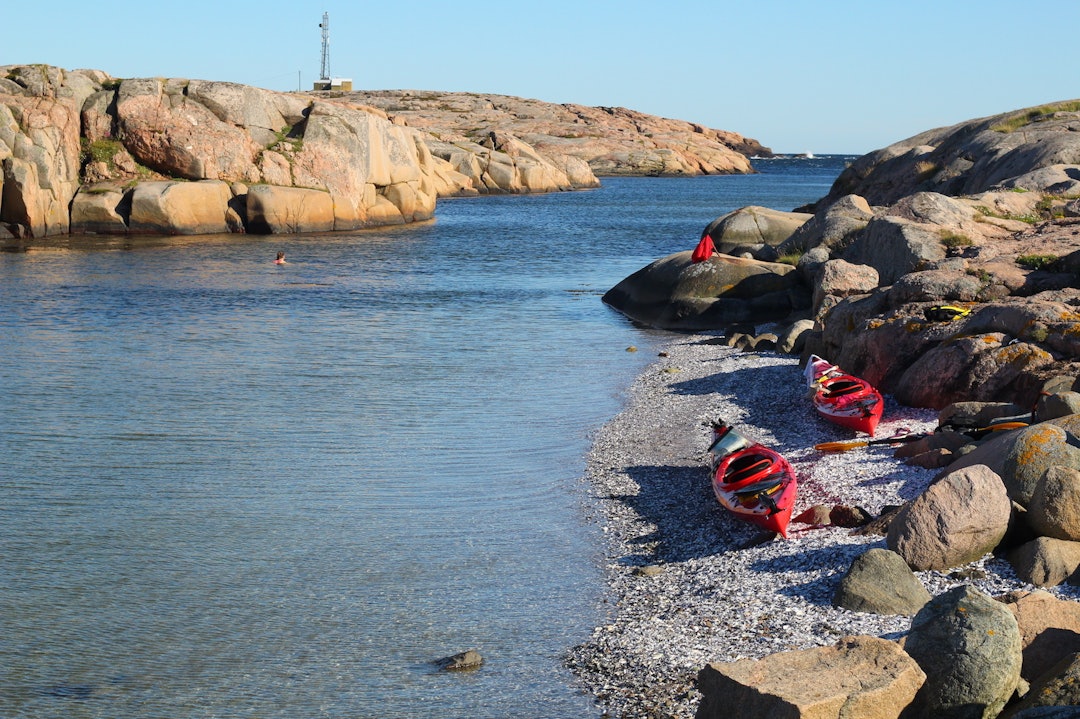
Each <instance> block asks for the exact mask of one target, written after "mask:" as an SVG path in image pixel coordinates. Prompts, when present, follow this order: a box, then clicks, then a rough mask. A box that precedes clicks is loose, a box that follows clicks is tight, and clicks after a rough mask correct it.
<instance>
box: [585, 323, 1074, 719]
mask: <svg viewBox="0 0 1080 719" xmlns="http://www.w3.org/2000/svg"><path fill="white" fill-rule="evenodd" d="M886 399H887V402H888V406H887V408H886V413H885V419H884V420H883V423H882V425H881V426H880V427H879V430H878V433H877V436H879V437H889V436H893V435H907V434H912V433H921V432H932V431H933V430H934V429H935V428H936V427H937V426H938V423H939V413H938V412H936V411H934V410H929V409H918V408H912V407H905V406H903V405H900V404H898V403H897V402H896V401H895V399H894V398H891V397H887V398H886ZM721 417H722V418H723V419H725V420H726V421H728V422H730V423H733V424H734V425H735V426H737V427H738V428H739V430H740V432H744V433H747V434H749V435H750V436H752V437H753V438H754V439H756V440H758V441H762V442H764V443H766V444H768V445H769V446H771V447H773V448H775V449H778V450H780V451H781V452H782V453H783V454H785V456H786V457H787V458H788V459H789V461H791V463H792V464H793V466H794V468H795V470H796V473H797V474H798V476H799V478H800V490H799V491H800V499H799V502H798V506H797V512H800V513H801V512H803V511H807V510H810V509H811V508H812V507H815V506H817V507H837V506H846V507H858V508H861V509H863V510H865V511H866V513H867V514H868V515H870V516H873V517H880V516H881V515H882V514H883V512H885V511H886V510H888V509H889V508H891V507H896V506H900V505H904V504H905V503H909V502H911V501H913V500H914V499H916V498H917V497H919V496H921V495H922V494H923V493H924V492H926V490H927V489H928V488H929V487H930V486H931V485H933V484H934V483H935V479H936V478H937V477H938V475H939V470H937V469H936V468H926V467H921V466H919V464H918V463H912V462H910V460H909V459H908V458H905V457H904V456H902V455H901V456H896V455H895V453H894V451H893V449H891V448H890V447H889V446H884V447H874V448H870V447H867V448H862V449H858V450H853V451H850V452H844V453H836V454H833V453H823V452H820V451H818V450H815V449H814V445H815V444H817V443H820V442H825V441H836V440H847V439H851V434H850V432H846V431H845V430H843V429H840V428H837V427H835V426H833V425H830V424H828V423H826V422H824V421H823V420H821V419H820V418H818V417H816V416H815V414H814V412H813V410H812V405H811V404H810V402H809V401H808V400H807V399H806V397H805V383H804V379H803V377H802V373H801V369H800V368H799V359H798V357H796V356H793V355H787V354H782V353H778V352H775V351H767V352H752V351H750V352H747V351H742V350H739V349H737V348H733V347H728V346H726V342H724V340H723V338H722V337H721V336H719V335H718V334H716V333H711V334H710V333H702V334H688V335H684V336H679V337H677V338H676V339H674V340H673V341H672V343H671V344H670V346H668V347H667V348H666V349H665V350H664V351H663V352H662V353H661V356H660V357H658V359H657V360H656V361H655V362H654V363H653V364H652V365H651V366H649V367H648V368H647V369H646V371H645V372H644V373H643V374H642V375H641V376H640V377H638V379H637V380H636V381H635V383H634V384H633V386H632V387H631V388H630V390H629V393H628V400H627V406H626V408H625V409H624V410H623V412H621V413H620V414H619V415H618V416H617V417H615V418H614V419H612V420H611V421H610V422H609V423H608V424H606V425H605V426H604V427H603V428H602V429H601V430H600V431H599V433H598V435H597V436H596V437H595V440H594V444H593V448H592V451H591V452H590V454H589V456H588V459H587V468H586V475H585V477H584V480H583V481H584V482H585V486H586V491H587V493H588V494H589V497H590V500H589V503H588V507H587V511H588V512H589V513H591V514H592V515H593V516H594V517H595V521H597V522H598V523H599V524H600V525H601V526H602V528H603V532H604V536H605V539H606V541H607V550H608V551H607V554H606V558H605V567H604V569H605V574H606V577H607V581H608V584H609V598H608V599H607V600H606V601H607V603H608V605H609V611H608V614H609V616H608V618H607V620H606V621H605V623H604V624H603V625H602V626H599V627H597V628H596V629H595V630H594V632H593V634H592V636H591V637H590V638H589V640H588V641H586V642H585V643H583V644H581V645H579V646H577V647H575V648H574V649H573V650H572V651H571V652H570V654H569V656H568V658H567V663H568V665H569V666H570V667H571V668H572V669H573V671H574V672H575V673H576V674H577V676H578V677H579V679H580V680H581V682H582V683H583V684H584V685H585V687H586V688H587V689H588V690H589V691H591V692H592V693H593V694H594V695H595V696H596V697H597V701H598V704H599V706H600V707H601V708H602V709H603V711H604V712H605V715H606V716H612V717H622V718H624V719H638V718H645V717H679V718H684V717H693V716H695V715H697V716H703V715H702V714H699V713H698V712H699V709H700V706H701V704H702V698H703V697H702V693H701V690H700V680H699V674H700V673H701V672H702V671H703V670H704V669H705V668H707V667H711V666H713V665H714V664H716V663H722V664H723V663H728V664H731V663H736V662H739V661H747V660H760V661H763V662H767V661H770V658H771V660H772V661H778V659H779V658H780V657H783V656H785V655H787V654H788V653H792V652H797V651H799V650H807V649H811V648H818V649H822V650H824V649H826V648H829V647H833V646H834V645H836V643H837V642H839V641H841V640H842V639H843V638H845V637H851V636H861V637H878V638H884V639H887V640H889V641H892V642H902V641H903V640H904V638H905V637H906V636H907V635H908V634H909V633H910V631H911V627H912V622H913V617H912V616H910V615H907V614H903V613H898V612H888V611H886V612H880V611H878V612H873V611H853V610H851V609H846V608H843V607H840V606H836V605H835V604H834V600H835V597H836V593H837V589H838V587H839V585H840V584H841V582H842V581H843V580H844V577H845V575H846V573H847V572H848V571H849V568H850V567H851V565H852V564H853V563H854V562H855V560H856V559H857V558H859V557H860V556H862V555H864V554H865V553H866V552H868V550H871V549H876V550H878V551H886V550H889V553H891V548H890V547H889V540H888V539H887V538H886V536H885V534H884V530H882V529H880V528H878V529H876V530H873V531H865V530H862V529H860V528H859V527H852V526H840V525H838V524H831V523H829V521H828V519H825V520H824V522H825V523H824V524H816V523H807V522H808V521H809V520H808V518H807V517H804V518H803V521H801V522H793V523H792V525H791V528H790V530H791V538H790V539H789V540H786V541H784V540H780V539H773V538H772V537H771V535H769V536H766V535H762V534H761V532H760V530H757V529H756V528H754V527H752V526H750V525H747V524H744V523H741V522H738V521H736V520H734V519H733V518H732V517H731V516H729V515H727V514H726V513H725V511H724V510H723V509H722V508H721V507H720V505H719V504H718V503H717V502H716V500H715V498H714V497H713V496H712V490H711V486H710V480H709V476H708V470H707V468H706V464H705V451H706V448H707V445H708V441H709V428H708V426H709V423H710V422H711V421H713V420H715V419H717V418H721ZM824 516H825V517H826V518H827V517H828V512H827V511H826V512H825V515H824ZM914 574H915V576H916V577H917V579H918V583H919V584H920V585H921V586H922V587H925V590H926V592H927V597H926V599H929V597H930V596H934V597H943V596H946V595H947V594H948V593H949V592H950V590H952V591H955V590H958V589H961V588H964V587H969V588H972V589H974V590H977V591H978V592H979V593H980V594H981V595H985V596H987V597H994V598H1002V599H1003V598H1007V597H1011V598H1012V601H1014V602H1016V601H1019V599H1021V598H1023V597H1027V596H1032V597H1043V596H1044V595H1045V596H1046V597H1049V598H1052V599H1053V600H1054V601H1057V602H1060V603H1063V604H1067V605H1069V607H1070V608H1071V607H1075V608H1076V609H1078V610H1080V603H1078V602H1080V588H1078V587H1076V586H1073V585H1071V584H1068V583H1061V584H1051V585H1046V586H1042V587H1039V586H1037V585H1035V584H1033V583H1032V581H1031V579H1032V578H1031V576H1030V575H1028V576H1027V578H1026V580H1025V578H1022V577H1020V576H1019V575H1018V573H1017V571H1016V569H1015V568H1014V566H1013V565H1012V564H1011V563H1010V562H1009V561H1008V559H1007V558H1006V557H1005V556H1003V554H1000V553H998V554H995V553H992V552H986V553H984V554H981V555H980V556H979V558H977V559H975V560H972V561H966V562H962V563H957V564H955V565H954V566H947V567H939V568H934V569H923V570H919V571H916V572H914ZM926 599H924V600H923V602H925V601H926ZM1002 606H1005V605H1004V604H1002ZM1040 611H1043V612H1046V609H1045V607H1043V608H1042V609H1041V610H1040ZM1054 611H1055V612H1057V614H1055V619H1054V620H1050V621H1051V624H1053V623H1054V621H1056V619H1057V618H1060V616H1061V612H1062V610H1061V609H1060V607H1055V609H1054ZM914 613H915V612H913V611H912V612H911V613H910V614H914ZM1047 613H1048V614H1049V612H1047ZM1065 614H1066V615H1067V614H1068V612H1067V611H1066V612H1065ZM1020 621H1021V622H1022V623H1023V622H1024V621H1025V620H1024V619H1023V618H1022V619H1021V620H1020ZM1026 621H1027V622H1028V623H1029V624H1030V621H1031V620H1030V618H1028V619H1027V620H1026ZM1068 621H1069V624H1068V625H1067V626H1068V627H1069V628H1068V629H1065V628H1062V627H1061V626H1058V628H1057V630H1056V631H1058V632H1059V633H1065V632H1069V633H1070V634H1071V635H1072V636H1074V637H1080V614H1077V613H1073V614H1072V615H1071V618H1070V619H1069V620H1068ZM1025 626H1027V625H1025ZM1044 629H1045V627H1044ZM1073 632H1076V633H1075V634H1072V633H1073ZM1035 636H1037V635H1033V636H1030V637H1026V638H1025V647H1024V651H1025V653H1026V652H1027V651H1028V648H1029V647H1030V646H1032V644H1034V645H1035V646H1036V647H1038V644H1039V643H1038V642H1036V641H1035ZM1046 638H1047V637H1044V641H1045V640H1046ZM901 646H902V645H901ZM1017 651H1018V652H1019V649H1018V650H1017ZM1053 651H1055V652H1056V654H1055V655H1054V656H1055V657H1057V658H1060V656H1068V655H1069V654H1070V652H1077V651H1080V640H1077V639H1075V638H1074V639H1073V640H1072V641H1071V642H1066V648H1064V649H1062V648H1061V647H1057V648H1056V649H1055V650H1053ZM1032 656H1034V655H1032ZM1025 661H1031V662H1035V661H1036V660H1034V659H1028V658H1025ZM1041 662H1042V663H1041V664H1038V665H1037V666H1039V667H1040V668H1045V667H1046V666H1047V662H1049V663H1051V664H1052V663H1053V662H1050V661H1049V660H1048V659H1042V660H1041ZM1032 666H1036V664H1033V665H1032ZM829 669H830V668H829V667H823V666H815V667H814V671H815V673H816V674H817V675H819V681H824V679H823V678H822V676H824V674H826V673H827V672H828V670H829ZM832 669H833V670H842V668H841V667H833V668H832ZM1025 674H1026V673H1025ZM1034 679H1035V677H1031V678H1030V679H1027V677H1026V676H1025V682H1026V681H1033V680H1034ZM1024 686H1025V687H1026V683H1025V684H1024ZM1010 697H1011V693H1010ZM908 699H909V700H910V697H908ZM774 708H775V707H774ZM892 709H893V710H894V711H892V713H890V712H889V711H888V708H886V710H885V711H883V712H882V713H876V714H873V715H874V716H899V714H900V711H901V710H903V709H904V705H903V704H900V705H897V706H895V707H892ZM731 710H732V709H731V707H730V706H728V707H727V711H729V712H730V711H731ZM724 715H728V716H733V715H738V716H757V715H758V714H755V713H754V712H753V711H751V709H750V707H748V706H744V707H743V708H742V710H741V713H738V714H730V713H728V714H724V713H723V712H720V713H718V714H716V716H724ZM761 715H762V716H765V715H766V714H761ZM802 715H805V714H802V713H793V714H791V716H802ZM812 715H813V716H829V714H822V715H819V714H812ZM932 715H933V716H952V714H949V713H947V712H942V713H940V714H932ZM708 716H713V715H712V714H709V715H708ZM837 716H844V714H839V715H837ZM913 716H919V715H918V714H915V715H913ZM957 716H959V715H957ZM985 716H992V715H991V714H986V715H985Z"/></svg>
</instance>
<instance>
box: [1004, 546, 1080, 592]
mask: <svg viewBox="0 0 1080 719" xmlns="http://www.w3.org/2000/svg"><path fill="white" fill-rule="evenodd" d="M1009 563H1010V564H1011V565H1012V567H1013V570H1014V571H1015V572H1016V576H1018V577H1019V578H1020V579H1021V580H1022V581H1025V582H1027V583H1028V584H1034V585H1035V586H1036V587H1055V586H1057V585H1059V584H1064V583H1066V582H1067V583H1069V584H1080V572H1078V571H1077V570H1078V569H1080V542H1070V541H1068V540H1065V539H1054V538H1053V537H1037V538H1035V539H1033V540H1031V541H1030V542H1025V543H1024V544H1022V545H1020V546H1019V547H1017V548H1016V549H1014V550H1012V551H1011V552H1009Z"/></svg>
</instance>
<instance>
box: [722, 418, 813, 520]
mask: <svg viewBox="0 0 1080 719" xmlns="http://www.w3.org/2000/svg"><path fill="white" fill-rule="evenodd" d="M709 452H710V467H711V470H712V487H713V494H715V495H716V499H717V501H719V502H720V505H721V506H722V507H723V508H724V509H726V510H728V511H729V512H730V513H731V514H732V515H734V516H735V517H736V518H737V519H740V520H742V521H744V522H748V523H750V524H753V525H755V526H758V527H761V528H762V529H765V530H768V531H770V532H775V533H777V534H779V535H780V536H781V537H784V538H787V528H788V523H789V522H790V521H791V512H792V510H793V509H794V507H795V498H796V495H797V493H798V481H797V480H796V478H795V472H794V470H793V469H792V468H791V465H790V464H789V463H788V461H787V460H786V459H785V458H784V457H783V456H782V455H781V454H780V453H779V452H777V451H775V450H773V449H770V448H769V447H765V446H764V445H761V444H758V443H756V442H752V441H750V440H748V439H746V438H745V437H743V436H742V435H739V434H738V433H736V432H735V430H733V429H731V428H730V427H727V426H725V425H723V424H722V423H720V424H719V425H718V426H717V427H715V428H714V430H713V445H712V447H710V448H709Z"/></svg>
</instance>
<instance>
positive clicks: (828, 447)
mask: <svg viewBox="0 0 1080 719" xmlns="http://www.w3.org/2000/svg"><path fill="white" fill-rule="evenodd" d="M1027 426H1028V423H1027V422H999V423H998V424H992V425H990V426H988V427H977V428H975V429H969V430H968V431H966V432H961V434H967V435H971V436H972V437H981V436H982V435H984V434H986V433H987V432H1001V431H1004V430H1007V429H1020V428H1021V427H1027ZM933 434H934V433H933V432H926V433H923V434H908V435H904V436H903V437H889V438H887V439H856V440H852V441H850V442H822V443H821V444H815V445H814V449H817V450H821V451H822V452H847V451H848V450H849V449H858V448H859V447H868V446H870V445H872V444H902V443H904V442H917V441H918V440H920V439H923V438H924V437H930V436H932V435H933Z"/></svg>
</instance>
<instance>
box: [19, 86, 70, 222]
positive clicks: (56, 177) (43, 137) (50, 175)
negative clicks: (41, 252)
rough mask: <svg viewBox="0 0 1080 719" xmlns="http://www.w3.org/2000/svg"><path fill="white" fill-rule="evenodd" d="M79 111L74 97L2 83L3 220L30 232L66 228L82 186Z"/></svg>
mask: <svg viewBox="0 0 1080 719" xmlns="http://www.w3.org/2000/svg"><path fill="white" fill-rule="evenodd" d="M79 131H80V124H79V112H78V109H77V108H76V107H75V105H74V102H73V101H72V100H70V99H57V98H55V97H42V96H33V95H24V94H17V95H9V94H3V89H2V88H0V168H2V170H3V175H2V179H0V198H2V199H0V222H2V223H6V224H9V225H12V226H17V227H19V228H21V230H20V232H21V234H23V235H25V236H29V237H49V236H53V235H61V234H66V233H67V232H68V229H69V222H70V217H69V214H68V207H69V205H70V204H71V200H72V198H73V197H74V196H75V192H76V191H77V190H78V187H79Z"/></svg>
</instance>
